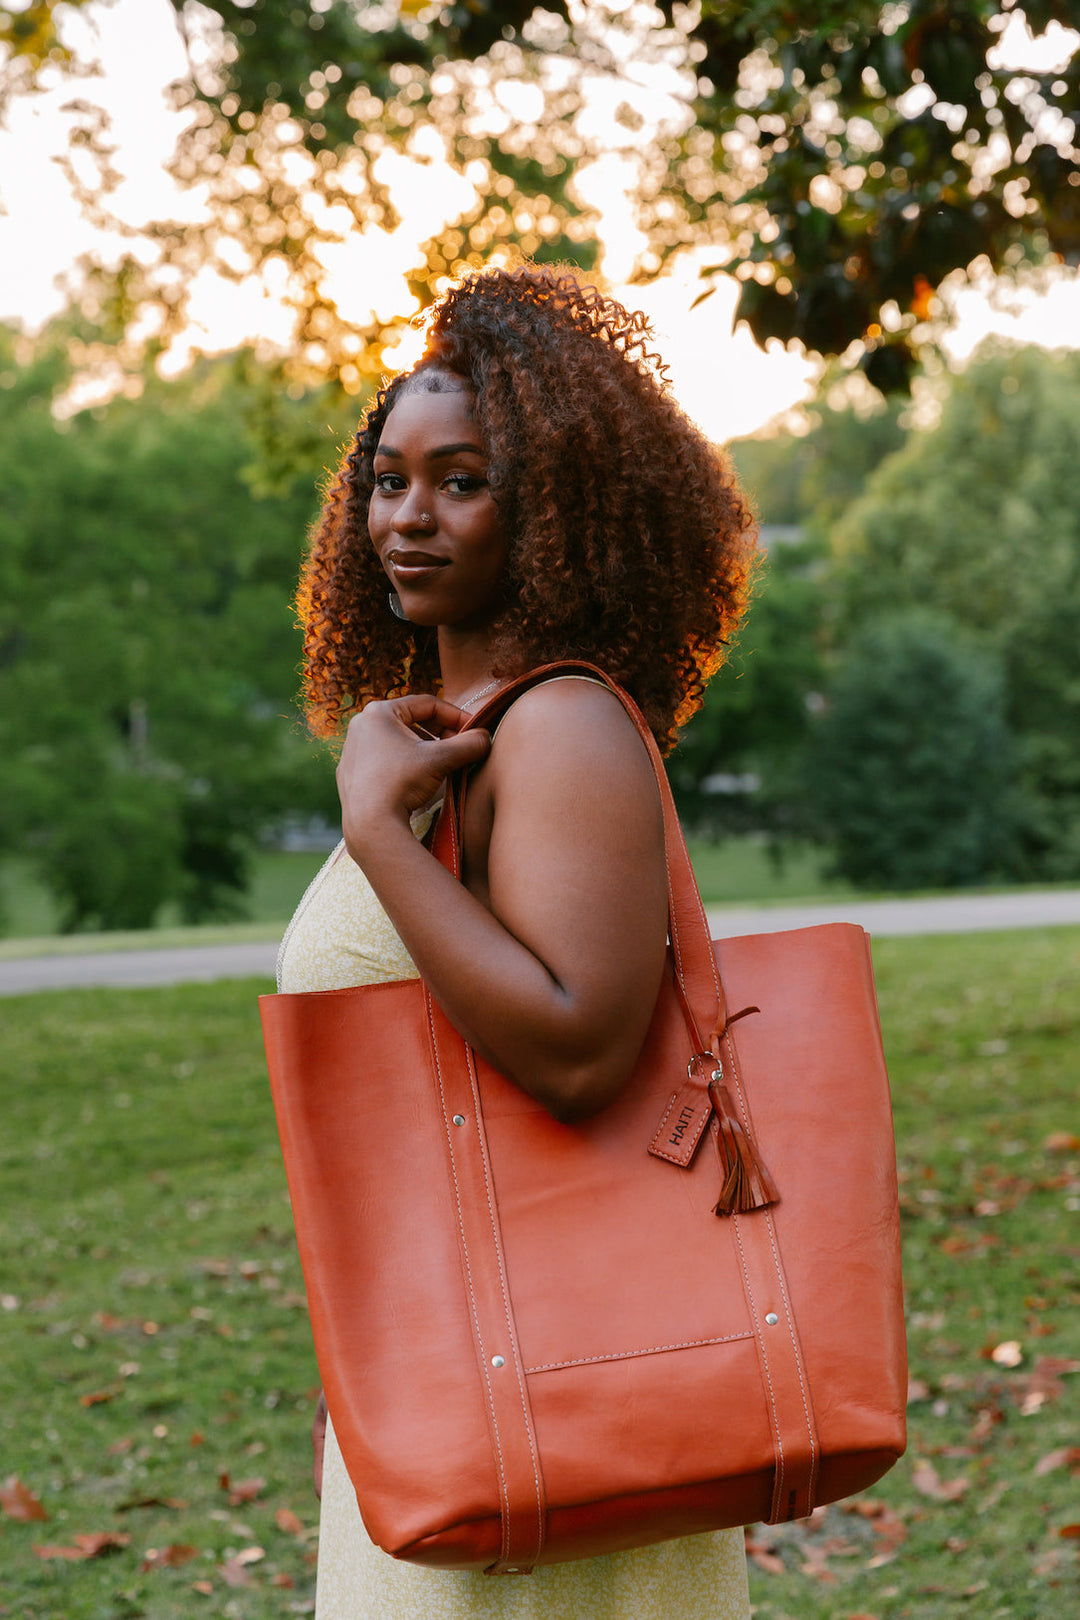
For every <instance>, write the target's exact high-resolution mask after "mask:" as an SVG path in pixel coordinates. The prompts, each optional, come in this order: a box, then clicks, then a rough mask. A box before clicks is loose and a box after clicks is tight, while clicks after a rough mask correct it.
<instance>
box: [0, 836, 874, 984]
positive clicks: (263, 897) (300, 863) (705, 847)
mask: <svg viewBox="0 0 1080 1620" xmlns="http://www.w3.org/2000/svg"><path fill="white" fill-rule="evenodd" d="M691 854H692V856H693V860H694V867H695V870H696V872H697V877H698V883H699V884H700V886H701V891H702V895H703V897H704V899H705V900H706V902H707V903H708V904H710V905H713V904H716V905H722V904H728V905H740V904H744V903H746V902H751V901H760V902H762V903H764V904H768V903H770V902H780V901H784V900H797V899H842V898H843V897H844V896H845V895H848V894H850V893H851V892H852V891H851V890H850V889H849V888H848V887H847V886H846V885H844V884H840V883H833V882H829V881H827V880H826V879H825V878H823V877H822V875H821V869H822V867H823V866H824V864H825V861H826V856H825V855H824V854H823V853H822V852H821V851H817V850H810V849H798V850H796V851H793V852H792V853H791V854H789V855H788V856H787V857H786V858H785V860H784V862H783V864H782V865H780V866H778V865H777V864H776V863H775V862H774V861H772V860H771V859H770V857H769V854H768V851H767V849H766V847H765V845H764V844H762V843H760V842H758V841H757V840H755V839H752V838H738V839H730V840H728V841H727V842H726V843H723V844H708V843H704V842H702V841H701V840H692V841H691ZM324 859H325V856H324V855H322V854H319V853H315V854H297V853H292V852H281V851H273V852H271V851H267V852H265V853H263V854H260V855H258V856H256V858H255V860H254V861H253V863H252V883H251V888H250V890H249V891H248V893H247V895H246V896H245V898H244V909H245V911H246V913H247V920H246V921H243V922H236V923H223V924H211V925H208V926H206V927H201V928H191V927H187V928H185V927H182V926H180V925H179V923H178V919H177V918H176V916H175V915H174V914H173V913H172V912H171V911H170V910H168V909H166V910H165V911H164V912H163V913H162V917H161V919H160V923H159V926H158V927H156V928H154V929H153V930H152V931H143V932H134V933H123V934H121V933H109V934H67V935H58V934H57V933H56V929H57V926H58V912H57V908H56V906H55V905H54V904H53V902H52V900H51V897H50V895H49V893H48V891H47V890H46V889H45V888H44V886H43V885H42V884H41V883H39V882H38V881H37V880H36V879H35V877H34V875H33V873H32V871H31V869H30V866H29V864H28V863H27V862H26V861H25V860H20V859H11V858H9V859H8V860H6V861H2V862H0V932H3V933H4V934H6V936H7V937H6V939H0V959H2V958H4V957H10V956H16V955H19V956H21V955H41V954H44V953H46V952H50V951H55V950H57V949H61V950H64V951H78V952H81V951H87V950H89V951H95V950H131V949H135V948H141V947H144V946H145V945H147V944H152V945H155V946H165V945H187V944H196V943H202V944H210V943H214V942H220V943H222V944H228V943H232V942H234V941H240V940H249V939H270V938H273V936H274V935H275V934H277V933H280V931H281V929H282V928H283V927H284V925H285V923H286V921H287V920H288V918H289V917H290V916H291V915H292V913H293V910H294V908H295V906H296V903H297V901H298V900H299V898H300V896H301V895H302V894H303V892H304V890H305V889H306V887H307V885H308V883H309V882H310V881H311V879H312V878H313V877H314V875H315V873H316V872H317V871H318V869H319V867H320V866H321V865H322V862H323V860H324Z"/></svg>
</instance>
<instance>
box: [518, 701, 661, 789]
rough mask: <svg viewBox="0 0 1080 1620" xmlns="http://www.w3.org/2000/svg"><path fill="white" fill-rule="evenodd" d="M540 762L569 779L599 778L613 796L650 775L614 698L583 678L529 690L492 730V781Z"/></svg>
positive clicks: (633, 729) (631, 726) (643, 753)
mask: <svg viewBox="0 0 1080 1620" xmlns="http://www.w3.org/2000/svg"><path fill="white" fill-rule="evenodd" d="M539 761H543V762H544V765H545V767H546V768H547V769H557V770H559V771H560V773H564V772H565V773H566V774H567V775H568V776H569V777H571V778H572V777H575V776H577V777H579V778H580V777H582V776H590V777H593V778H595V777H596V776H597V775H598V774H600V775H601V776H602V777H603V778H604V779H606V780H607V781H608V782H609V784H610V785H611V787H612V789H613V790H616V791H617V790H618V789H619V788H620V787H622V788H625V789H632V788H633V787H634V786H635V785H637V784H640V783H641V782H643V781H644V780H645V779H646V778H648V777H651V775H652V767H651V765H650V763H649V757H648V754H647V753H646V750H645V748H644V746H643V745H642V742H641V739H640V737H639V736H638V734H637V728H636V727H635V725H634V722H633V721H632V720H631V718H630V716H629V715H628V714H627V712H626V710H625V709H624V707H623V705H622V703H621V701H620V700H619V698H618V697H617V695H616V694H615V693H614V692H613V691H612V690H611V689H610V687H607V686H605V685H604V684H603V683H602V682H600V681H597V680H592V679H589V678H587V677H582V676H555V677H553V678H552V679H551V680H547V681H543V682H541V683H540V684H539V685H537V686H533V687H530V689H529V690H528V691H527V692H524V693H523V694H522V695H521V697H519V698H517V699H516V701H515V702H514V703H513V704H511V706H510V708H509V709H508V710H507V711H506V713H505V714H504V716H503V718H502V720H501V721H500V723H499V725H498V726H497V727H496V730H495V735H494V738H493V743H492V750H491V766H492V768H493V769H492V775H493V776H494V777H496V778H499V777H502V776H504V775H506V776H518V775H519V773H521V772H522V771H528V772H530V773H535V771H536V769H537V765H538V762H539Z"/></svg>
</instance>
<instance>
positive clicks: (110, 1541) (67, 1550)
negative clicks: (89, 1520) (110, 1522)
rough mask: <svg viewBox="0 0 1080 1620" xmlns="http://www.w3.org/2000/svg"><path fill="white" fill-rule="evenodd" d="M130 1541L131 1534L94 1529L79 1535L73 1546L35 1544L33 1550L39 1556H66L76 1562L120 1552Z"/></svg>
mask: <svg viewBox="0 0 1080 1620" xmlns="http://www.w3.org/2000/svg"><path fill="white" fill-rule="evenodd" d="M130 1541H131V1537H130V1536H125V1535H123V1534H120V1533H118V1532H117V1531H115V1530H93V1531H90V1532H88V1533H85V1534H82V1535H77V1536H76V1537H75V1545H74V1546H72V1547H58V1546H55V1545H49V1546H35V1547H33V1548H32V1551H33V1553H34V1556H35V1557H37V1558H66V1559H68V1560H69V1561H71V1562H74V1561H75V1560H77V1559H83V1558H104V1557H105V1555H106V1554H107V1553H114V1552H120V1551H121V1549H122V1548H124V1547H126V1546H128V1544H129V1543H130Z"/></svg>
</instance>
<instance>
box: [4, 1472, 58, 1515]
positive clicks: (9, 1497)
mask: <svg viewBox="0 0 1080 1620" xmlns="http://www.w3.org/2000/svg"><path fill="white" fill-rule="evenodd" d="M0 1509H3V1511H4V1512H5V1513H6V1514H7V1516H8V1518H9V1519H26V1520H30V1519H47V1518H48V1517H49V1515H48V1514H47V1513H46V1511H45V1509H44V1508H43V1507H42V1505H41V1503H40V1502H39V1501H38V1499H37V1497H36V1496H35V1495H34V1493H33V1491H32V1490H30V1489H29V1488H28V1487H27V1486H26V1485H24V1484H23V1482H22V1480H21V1479H19V1478H18V1477H17V1476H16V1475H15V1474H12V1475H11V1477H10V1478H9V1479H7V1480H6V1481H5V1482H4V1484H3V1485H0Z"/></svg>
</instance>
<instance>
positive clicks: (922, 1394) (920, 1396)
mask: <svg viewBox="0 0 1080 1620" xmlns="http://www.w3.org/2000/svg"><path fill="white" fill-rule="evenodd" d="M929 1399H930V1385H929V1384H924V1383H923V1381H922V1379H921V1378H909V1379H908V1387H907V1403H908V1405H909V1406H914V1404H915V1402H916V1401H928V1400H929Z"/></svg>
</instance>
